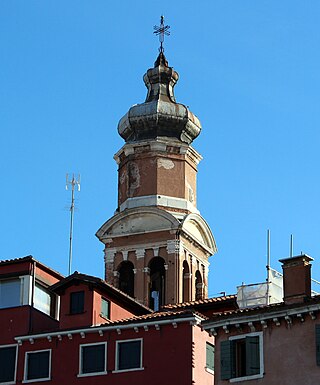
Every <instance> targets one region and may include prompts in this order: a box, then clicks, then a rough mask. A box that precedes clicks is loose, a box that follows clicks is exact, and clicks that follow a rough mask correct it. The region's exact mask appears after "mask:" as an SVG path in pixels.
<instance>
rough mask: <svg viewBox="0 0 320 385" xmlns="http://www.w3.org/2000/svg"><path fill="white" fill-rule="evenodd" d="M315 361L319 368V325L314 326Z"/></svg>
mask: <svg viewBox="0 0 320 385" xmlns="http://www.w3.org/2000/svg"><path fill="white" fill-rule="evenodd" d="M316 360H317V365H318V366H320V325H316Z"/></svg>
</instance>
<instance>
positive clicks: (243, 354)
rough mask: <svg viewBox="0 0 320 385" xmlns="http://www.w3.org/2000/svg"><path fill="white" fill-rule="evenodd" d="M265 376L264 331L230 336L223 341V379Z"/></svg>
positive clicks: (234, 379) (235, 379)
mask: <svg viewBox="0 0 320 385" xmlns="http://www.w3.org/2000/svg"><path fill="white" fill-rule="evenodd" d="M261 377H263V355H262V333H251V334H247V335H242V336H235V337H230V338H229V340H228V341H222V342H221V379H222V380H228V379H230V382H235V381H237V380H240V379H242V380H243V379H247V378H248V379H253V378H261ZM232 379H233V380H232Z"/></svg>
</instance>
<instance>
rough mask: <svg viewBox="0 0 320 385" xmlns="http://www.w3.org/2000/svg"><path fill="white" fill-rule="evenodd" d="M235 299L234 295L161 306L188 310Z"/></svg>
mask: <svg viewBox="0 0 320 385" xmlns="http://www.w3.org/2000/svg"><path fill="white" fill-rule="evenodd" d="M236 298H237V296H236V295H235V294H232V295H225V296H222V297H212V298H204V299H199V300H197V301H190V302H182V303H175V304H169V305H165V306H163V309H178V308H189V307H194V306H199V305H206V304H212V303H220V302H225V301H228V300H235V299H236Z"/></svg>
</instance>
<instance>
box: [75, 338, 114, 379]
mask: <svg viewBox="0 0 320 385" xmlns="http://www.w3.org/2000/svg"><path fill="white" fill-rule="evenodd" d="M94 345H104V349H105V360H104V371H103V372H93V373H82V372H81V368H82V354H81V353H82V347H87V346H94ZM107 345H108V343H107V342H94V343H91V344H80V345H79V373H78V375H77V377H90V376H101V375H106V374H108V372H107V362H108V360H107V354H108V351H107Z"/></svg>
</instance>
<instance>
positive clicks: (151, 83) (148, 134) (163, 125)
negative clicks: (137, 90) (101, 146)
mask: <svg viewBox="0 0 320 385" xmlns="http://www.w3.org/2000/svg"><path fill="white" fill-rule="evenodd" d="M178 79H179V75H178V73H177V72H176V71H175V70H174V69H173V68H172V67H169V65H168V62H167V60H166V58H165V56H164V53H163V51H162V52H160V54H159V56H158V58H157V60H156V61H155V63H154V67H153V68H150V69H148V71H147V73H146V74H145V75H144V77H143V80H144V83H145V85H146V86H147V88H148V94H147V98H146V101H145V102H144V103H142V104H136V105H134V106H132V107H131V108H130V109H129V111H128V112H127V113H126V114H125V115H124V116H123V118H122V119H121V120H120V122H119V124H118V132H119V135H120V136H121V137H122V138H123V139H124V140H125V141H126V142H135V141H140V140H146V139H155V138H157V137H168V138H174V139H178V140H180V141H181V142H184V143H188V144H190V143H191V142H192V141H193V140H194V139H195V138H196V137H197V136H198V135H199V134H200V131H201V124H200V121H199V119H198V118H197V117H196V116H195V115H194V114H193V113H192V112H191V111H190V110H189V109H188V108H187V107H186V106H185V105H184V104H180V103H177V102H176V99H175V97H174V93H173V88H174V86H175V84H176V82H177V81H178Z"/></svg>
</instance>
